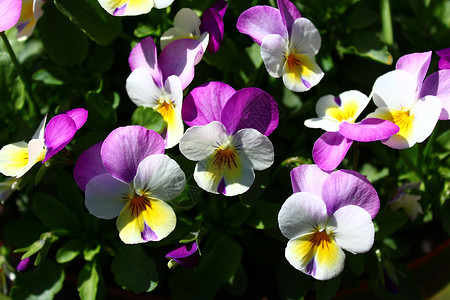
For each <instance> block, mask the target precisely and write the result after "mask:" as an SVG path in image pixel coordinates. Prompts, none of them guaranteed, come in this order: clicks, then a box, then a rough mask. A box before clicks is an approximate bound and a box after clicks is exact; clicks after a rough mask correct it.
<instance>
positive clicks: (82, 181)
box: [74, 126, 186, 244]
mask: <svg viewBox="0 0 450 300" xmlns="http://www.w3.org/2000/svg"><path fill="white" fill-rule="evenodd" d="M163 153H164V140H163V139H162V138H161V136H160V135H159V134H157V133H156V132H154V131H152V130H148V129H146V128H144V127H141V126H127V127H119V128H117V129H115V130H113V131H112V132H111V133H110V134H109V135H108V136H107V138H106V139H105V140H104V141H103V142H100V143H97V144H95V145H94V146H92V147H90V148H89V149H87V150H86V151H85V152H83V153H82V154H81V155H80V157H79V158H78V160H77V162H76V164H75V169H74V178H75V181H76V183H77V184H78V186H79V187H80V188H81V189H82V190H83V191H84V192H85V205H86V207H87V209H88V210H89V212H90V213H91V214H93V215H94V216H96V217H98V218H101V219H112V218H115V217H117V221H116V226H117V229H118V231H119V237H120V239H121V240H122V241H123V242H124V243H127V244H136V243H144V242H148V241H159V240H161V239H163V238H165V237H166V236H167V235H169V234H170V233H171V232H172V231H173V230H174V228H175V225H176V216H175V213H174V211H173V209H172V207H171V206H170V205H169V204H167V201H169V200H172V199H173V198H175V197H176V196H178V195H179V194H180V193H181V192H182V191H183V189H184V186H185V181H186V179H185V176H184V173H183V171H182V170H181V168H180V167H179V166H178V164H177V163H176V162H175V161H174V160H173V159H171V158H170V157H169V156H167V155H164V154H163Z"/></svg>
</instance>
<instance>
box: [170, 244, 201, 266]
mask: <svg viewBox="0 0 450 300" xmlns="http://www.w3.org/2000/svg"><path fill="white" fill-rule="evenodd" d="M166 257H167V258H170V259H171V261H172V260H174V261H175V262H177V263H178V264H179V265H181V266H183V267H185V268H193V267H195V266H196V265H197V264H198V260H199V258H200V253H199V251H198V244H197V241H192V242H189V243H179V244H178V245H177V246H175V248H174V249H173V250H172V251H170V252H169V253H167V254H166ZM169 264H171V263H170V262H169Z"/></svg>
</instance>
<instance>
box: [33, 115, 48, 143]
mask: <svg viewBox="0 0 450 300" xmlns="http://www.w3.org/2000/svg"><path fill="white" fill-rule="evenodd" d="M45 122H47V115H45V117H44V119H43V120H42V121H41V123H40V124H39V127H38V128H37V129H36V131H35V132H34V134H33V137H32V138H31V139H32V140H36V139H43V138H44V132H45Z"/></svg>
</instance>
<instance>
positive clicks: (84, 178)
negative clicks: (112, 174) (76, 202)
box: [73, 142, 108, 191]
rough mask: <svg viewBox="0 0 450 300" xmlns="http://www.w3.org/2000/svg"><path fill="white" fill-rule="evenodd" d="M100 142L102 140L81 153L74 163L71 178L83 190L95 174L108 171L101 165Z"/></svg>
mask: <svg viewBox="0 0 450 300" xmlns="http://www.w3.org/2000/svg"><path fill="white" fill-rule="evenodd" d="M102 143H103V142H99V143H97V144H95V145H94V146H91V147H90V148H88V149H87V150H86V151H84V152H83V153H81V155H80V156H79V157H78V159H77V162H76V163H75V168H74V170H73V178H74V179H75V182H76V183H77V185H78V187H79V188H80V189H82V190H83V191H84V190H85V189H86V185H87V183H88V182H89V181H90V180H91V179H92V178H94V177H95V176H97V175H101V174H105V173H108V171H107V170H106V169H105V167H104V166H103V162H102V157H101V155H100V151H101V149H102Z"/></svg>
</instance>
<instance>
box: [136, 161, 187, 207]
mask: <svg viewBox="0 0 450 300" xmlns="http://www.w3.org/2000/svg"><path fill="white" fill-rule="evenodd" d="M133 183H134V189H135V190H136V191H140V192H141V193H142V194H145V195H146V196H147V197H149V198H152V199H159V200H163V201H169V200H172V199H173V198H175V197H176V196H178V195H179V194H180V193H181V192H182V191H183V190H184V186H185V184H186V177H185V175H184V173H183V171H182V170H181V168H180V166H179V165H178V164H177V163H176V161H175V160H173V159H171V158H170V157H169V156H167V155H164V154H154V155H150V156H147V157H146V158H145V159H144V160H143V161H141V163H140V164H139V166H138V169H137V172H136V176H135V177H134V180H133Z"/></svg>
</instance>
